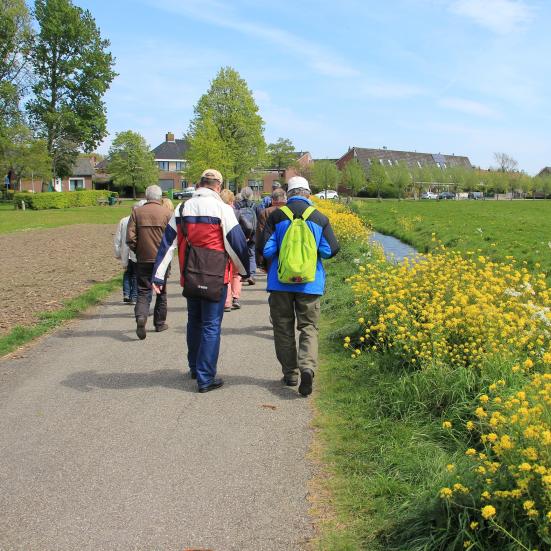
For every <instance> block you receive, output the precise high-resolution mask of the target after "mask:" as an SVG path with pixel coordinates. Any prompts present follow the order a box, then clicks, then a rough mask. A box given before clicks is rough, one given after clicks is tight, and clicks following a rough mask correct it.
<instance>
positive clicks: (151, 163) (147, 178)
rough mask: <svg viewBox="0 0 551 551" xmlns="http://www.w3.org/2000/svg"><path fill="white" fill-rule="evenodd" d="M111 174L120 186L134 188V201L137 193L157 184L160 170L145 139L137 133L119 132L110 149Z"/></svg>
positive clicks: (109, 164) (130, 131)
mask: <svg viewBox="0 0 551 551" xmlns="http://www.w3.org/2000/svg"><path fill="white" fill-rule="evenodd" d="M107 170H108V171H109V174H111V176H112V177H113V181H114V182H115V184H116V185H118V186H132V192H133V196H134V199H135V198H136V192H137V191H143V190H144V189H145V188H146V187H147V186H149V185H151V184H156V183H157V181H158V180H159V169H158V167H157V165H156V164H155V157H154V156H153V153H151V150H150V149H149V146H148V145H147V142H146V141H145V138H144V137H143V136H141V135H140V134H138V133H137V132H132V130H126V131H125V132H119V133H118V134H117V135H116V136H115V139H114V140H113V143H112V144H111V147H110V149H109V162H108V168H107Z"/></svg>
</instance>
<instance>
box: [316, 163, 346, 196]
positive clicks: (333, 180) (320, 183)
mask: <svg viewBox="0 0 551 551" xmlns="http://www.w3.org/2000/svg"><path fill="white" fill-rule="evenodd" d="M340 179H341V173H340V171H339V169H338V168H337V165H336V164H335V163H334V162H333V161H316V162H315V163H314V168H313V169H312V183H313V184H314V185H315V186H316V187H317V188H320V189H322V190H328V189H337V184H338V183H339V181H340Z"/></svg>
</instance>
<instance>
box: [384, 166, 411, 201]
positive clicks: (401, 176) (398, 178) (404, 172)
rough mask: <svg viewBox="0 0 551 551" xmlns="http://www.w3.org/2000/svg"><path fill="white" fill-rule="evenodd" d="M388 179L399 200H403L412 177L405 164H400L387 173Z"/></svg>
mask: <svg viewBox="0 0 551 551" xmlns="http://www.w3.org/2000/svg"><path fill="white" fill-rule="evenodd" d="M387 175H388V178H389V180H390V183H391V185H392V187H393V188H394V191H395V193H396V196H397V197H398V199H403V198H404V194H405V192H406V190H407V189H408V187H409V186H410V184H411V175H410V173H409V170H408V167H407V165H406V164H405V163H402V162H400V163H398V164H397V165H394V166H393V167H392V168H390V169H389V170H388V172H387Z"/></svg>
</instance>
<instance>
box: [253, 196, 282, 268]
mask: <svg viewBox="0 0 551 551" xmlns="http://www.w3.org/2000/svg"><path fill="white" fill-rule="evenodd" d="M285 204H287V194H286V193H285V190H284V189H283V188H281V187H279V188H276V189H274V191H273V192H272V202H271V204H270V206H269V207H266V208H264V209H262V210H260V211H259V212H258V218H257V224H256V243H257V247H256V265H257V266H260V267H261V268H262V269H264V270H266V262H265V260H264V257H263V256H262V249H259V248H258V247H259V244H260V243H262V242H263V239H262V232H263V231H264V226H265V225H266V220H268V216H270V214H272V212H273V211H274V210H276V209H278V208H279V207H282V206H283V205H285Z"/></svg>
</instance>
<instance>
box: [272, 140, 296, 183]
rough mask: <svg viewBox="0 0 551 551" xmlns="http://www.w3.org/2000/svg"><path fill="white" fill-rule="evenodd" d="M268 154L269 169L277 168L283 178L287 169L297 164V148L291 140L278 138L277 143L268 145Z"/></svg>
mask: <svg viewBox="0 0 551 551" xmlns="http://www.w3.org/2000/svg"><path fill="white" fill-rule="evenodd" d="M266 153H267V157H268V162H269V164H270V166H269V168H277V170H278V172H279V175H280V176H281V177H283V174H284V172H285V170H286V169H287V168H289V167H291V166H295V165H296V164H297V163H296V160H297V159H296V153H295V146H294V145H293V142H292V141H291V140H289V139H284V138H278V139H277V141H276V142H275V143H271V144H268V147H267V150H266Z"/></svg>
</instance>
